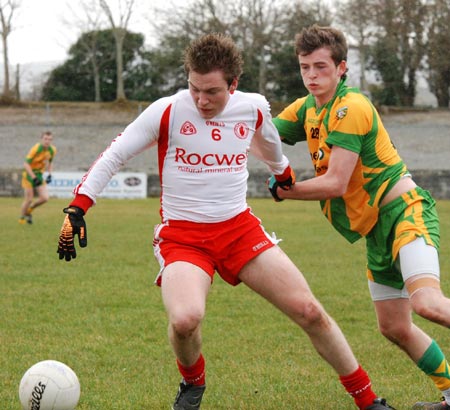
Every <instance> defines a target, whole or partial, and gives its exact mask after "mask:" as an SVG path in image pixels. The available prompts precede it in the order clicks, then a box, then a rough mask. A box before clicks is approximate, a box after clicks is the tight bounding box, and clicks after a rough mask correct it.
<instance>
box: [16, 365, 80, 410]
mask: <svg viewBox="0 0 450 410" xmlns="http://www.w3.org/2000/svg"><path fill="white" fill-rule="evenodd" d="M19 399H20V403H21V404H22V409H23V410H73V409H75V407H76V405H77V404H78V400H79V399H80V382H79V381H78V377H77V375H76V374H75V372H74V371H73V370H72V369H71V368H70V367H69V366H67V365H65V364H64V363H61V362H58V361H56V360H44V361H42V362H39V363H36V364H35V365H33V366H31V367H30V368H29V369H28V370H27V371H26V372H25V374H24V375H23V377H22V380H21V381H20V386H19Z"/></svg>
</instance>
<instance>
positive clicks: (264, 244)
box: [252, 241, 269, 252]
mask: <svg viewBox="0 0 450 410" xmlns="http://www.w3.org/2000/svg"><path fill="white" fill-rule="evenodd" d="M268 244H269V241H262V242H260V243H258V244H257V245H255V246H254V247H253V248H252V249H253V252H256V251H259V250H260V249H261V248H264V246H266V245H268Z"/></svg>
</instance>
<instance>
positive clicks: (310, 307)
mask: <svg viewBox="0 0 450 410" xmlns="http://www.w3.org/2000/svg"><path fill="white" fill-rule="evenodd" d="M296 314H297V317H299V318H300V319H299V320H300V324H301V326H302V327H303V328H304V329H312V328H317V327H318V326H319V327H326V326H328V324H329V320H328V315H327V314H326V312H325V310H324V309H323V308H322V306H321V305H320V304H319V302H318V301H317V300H314V299H311V300H308V301H306V302H304V303H302V304H299V305H298V310H297V312H296Z"/></svg>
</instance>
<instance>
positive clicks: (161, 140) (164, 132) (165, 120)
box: [158, 104, 172, 217]
mask: <svg viewBox="0 0 450 410" xmlns="http://www.w3.org/2000/svg"><path fill="white" fill-rule="evenodd" d="M171 110H172V104H169V106H168V107H167V108H166V109H165V110H164V112H163V115H162V116H161V122H160V124H159V137H158V169H159V185H160V186H161V193H160V197H159V201H160V202H161V201H162V196H163V192H162V190H163V188H162V176H163V167H164V161H165V159H166V156H167V150H168V147H169V119H170V111H171ZM159 214H160V215H161V217H162V206H161V208H160V210H159Z"/></svg>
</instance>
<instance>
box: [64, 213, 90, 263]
mask: <svg viewBox="0 0 450 410" xmlns="http://www.w3.org/2000/svg"><path fill="white" fill-rule="evenodd" d="M63 212H64V213H66V214H67V215H66V217H65V218H64V222H63V225H62V227H61V232H60V234H59V242H58V250H57V252H58V254H59V259H65V260H66V261H68V262H69V261H70V260H71V259H75V258H76V257H77V251H76V249H75V243H74V240H75V235H78V242H79V244H80V247H81V248H85V247H86V246H87V231H86V222H85V221H84V218H83V216H84V211H83V210H82V209H81V208H78V207H77V206H69V207H67V208H64V209H63Z"/></svg>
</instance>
